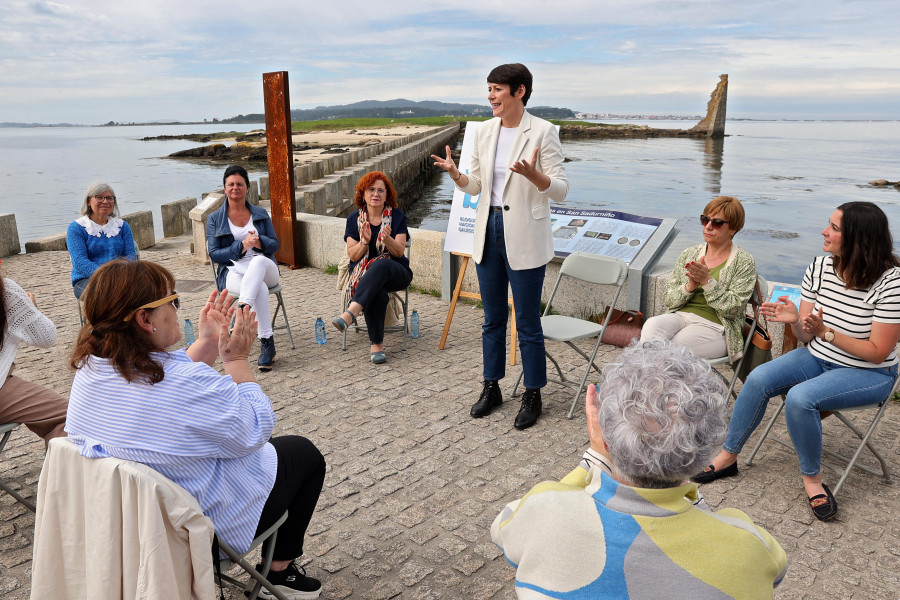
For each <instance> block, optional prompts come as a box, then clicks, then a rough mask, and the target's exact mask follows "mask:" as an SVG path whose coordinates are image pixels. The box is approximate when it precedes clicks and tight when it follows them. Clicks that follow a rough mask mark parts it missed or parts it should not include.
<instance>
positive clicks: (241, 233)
mask: <svg viewBox="0 0 900 600" xmlns="http://www.w3.org/2000/svg"><path fill="white" fill-rule="evenodd" d="M228 229H229V230H231V235H233V236H234V239H235V240H237V241H238V242H243V241H244V240H245V239H246V238H247V236H248V235H250V234H251V233H256V228H255V227H253V219H250V220H249V221H247V224H246V225H244V226H243V227H238V226H237V225H235V224H234V223H232V222H231V219H228ZM254 256H256V253H255V252H246V253H245V254H244V256H243V257H241V258H239V259H237V260H232V261H231V264H232V265H233V266H232V267H231V268H232V269H233V270H234V271H235V272H236V273H240V274H241V275H243V274H244V273H246V272H247V266H248V265H249V264H250V261H251V260H253V257H254Z"/></svg>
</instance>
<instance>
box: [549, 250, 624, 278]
mask: <svg viewBox="0 0 900 600" xmlns="http://www.w3.org/2000/svg"><path fill="white" fill-rule="evenodd" d="M559 272H560V274H561V275H565V276H567V277H574V278H576V279H580V280H582V281H587V282H588V283H596V284H601V285H602V284H606V285H622V284H623V283H625V279H626V277H628V265H627V264H625V262H624V261H623V260H622V259H620V258H614V257H611V256H601V255H599V254H588V253H587V252H573V253H572V254H570V255H568V256H567V257H566V258H565V260H563V264H562V266H561V267H560V269H559Z"/></svg>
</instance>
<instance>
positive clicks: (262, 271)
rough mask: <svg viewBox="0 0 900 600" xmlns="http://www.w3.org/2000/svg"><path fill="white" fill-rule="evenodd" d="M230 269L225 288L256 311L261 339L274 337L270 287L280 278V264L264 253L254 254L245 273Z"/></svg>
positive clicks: (257, 328)
mask: <svg viewBox="0 0 900 600" xmlns="http://www.w3.org/2000/svg"><path fill="white" fill-rule="evenodd" d="M237 271H238V269H234V268H230V269H228V275H226V276H225V288H226V289H227V290H228V291H229V292H230V293H231V294H234V295H236V296H237V297H238V299H237V301H238V302H243V303H244V304H249V305H250V308H252V309H253V310H255V311H256V332H257V335H258V336H259V338H260V339H262V338H268V337H272V310H271V309H270V308H269V288H270V287H272V286H273V285H276V284H277V283H278V281H279V279H280V277H279V275H278V265H276V264H275V262H274V261H272V260H271V259H268V258H266V257H265V256H263V255H262V254H258V255H257V256H254V257H253V259H252V260H251V261H250V263H249V264H248V265H247V270H246V272H245V273H243V274H241V273H238V272H237Z"/></svg>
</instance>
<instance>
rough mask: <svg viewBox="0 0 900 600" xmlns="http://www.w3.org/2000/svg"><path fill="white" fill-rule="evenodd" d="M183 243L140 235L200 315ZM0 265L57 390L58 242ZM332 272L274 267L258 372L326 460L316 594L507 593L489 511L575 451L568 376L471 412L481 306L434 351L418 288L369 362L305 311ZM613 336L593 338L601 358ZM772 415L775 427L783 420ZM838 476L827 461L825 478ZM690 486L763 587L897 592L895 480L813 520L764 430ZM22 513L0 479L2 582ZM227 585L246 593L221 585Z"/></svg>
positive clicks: (63, 306)
mask: <svg viewBox="0 0 900 600" xmlns="http://www.w3.org/2000/svg"><path fill="white" fill-rule="evenodd" d="M187 246H188V240H187V238H186V237H182V238H176V239H174V240H166V241H163V242H161V243H159V244H158V245H157V246H156V247H154V248H151V249H148V250H145V251H143V252H142V258H145V259H147V260H153V261H156V262H159V263H161V264H163V265H165V266H166V267H168V268H169V269H170V270H172V271H173V272H174V273H175V275H176V277H177V278H178V279H179V280H181V281H184V280H200V281H210V284H209V285H208V286H206V287H204V288H203V289H202V290H199V291H196V292H182V309H181V317H182V318H185V317H196V315H197V313H198V311H199V308H200V306H201V305H202V303H203V301H204V300H205V298H206V297H207V295H208V294H209V292H210V291H211V290H212V289H213V287H212V283H211V275H210V268H209V266H208V265H200V264H199V263H196V262H193V261H192V260H191V258H190V255H189V254H188V251H187ZM2 268H3V271H4V273H5V274H6V275H7V276H9V277H12V278H13V279H15V280H16V281H17V282H18V283H20V284H21V285H22V286H23V287H24V288H25V289H26V290H28V291H31V292H33V293H34V294H35V295H36V296H37V301H38V306H39V307H40V308H41V310H42V311H44V313H45V314H47V315H48V316H49V317H51V318H52V319H53V321H54V322H55V323H56V325H57V329H58V332H59V340H58V342H57V344H56V346H54V347H53V348H51V349H47V350H41V349H35V348H23V349H22V350H21V351H20V352H19V355H18V360H17V374H18V375H20V376H22V377H24V378H27V379H30V380H32V381H37V382H40V383H41V384H43V385H46V386H48V387H51V388H53V389H55V390H56V391H58V392H60V393H62V394H68V391H69V388H70V385H71V380H72V372H71V371H70V369H69V368H68V366H67V357H68V352H69V350H70V348H71V344H72V342H73V340H74V338H75V335H76V332H77V331H78V312H77V308H76V305H75V301H74V298H73V297H72V293H71V286H70V283H69V268H70V267H69V260H68V256H67V255H66V254H65V253H60V252H43V253H39V254H33V255H20V256H13V257H9V258H7V259H4V260H3V267H2ZM334 281H335V277H334V276H329V275H325V274H323V273H322V272H321V271H319V270H316V269H311V268H306V269H300V270H296V271H290V270H288V269H286V268H282V283H283V285H284V297H285V299H286V301H287V304H288V316H289V318H290V322H291V326H292V327H293V332H294V339H295V341H296V344H297V348H296V349H295V350H291V349H290V346H289V344H288V342H287V336H286V334H285V332H284V331H278V332H276V345H277V349H278V360H277V362H276V368H275V369H274V370H273V371H271V372H270V373H266V374H260V375H259V381H260V384H261V385H262V387H263V389H264V390H265V391H266V392H267V393H268V394H269V396H270V397H271V399H272V402H273V405H274V406H275V410H276V411H277V413H278V419H279V422H278V425H277V428H276V434H282V433H297V434H302V435H305V436H307V437H309V438H310V439H312V440H313V441H314V442H315V443H316V445H317V446H318V447H319V448H320V449H321V450H322V452H323V453H324V455H325V458H326V460H327V461H328V474H327V477H326V479H325V488H324V490H323V492H322V496H321V499H320V500H319V505H318V508H317V511H316V514H315V516H314V517H313V520H312V523H311V525H310V529H309V532H308V535H307V540H306V547H305V550H306V554H305V555H304V559H303V560H304V564H306V568H307V570H308V572H309V573H310V574H311V575H314V576H316V577H318V578H320V579H321V580H322V581H323V583H324V590H323V593H322V597H323V598H362V599H365V600H384V599H387V598H409V599H421V600H425V599H448V600H449V599H455V598H459V599H462V598H477V599H489V598H492V599H497V600H503V599H512V598H515V592H514V585H513V581H514V576H515V573H514V570H513V569H512V568H511V567H510V566H509V565H508V563H507V562H506V561H505V560H504V558H503V557H502V554H501V552H500V551H499V549H498V548H497V547H496V546H494V545H493V544H492V543H491V540H490V534H489V526H490V523H491V521H492V520H493V518H494V517H495V516H496V515H497V514H498V512H499V511H500V510H501V508H502V507H503V505H504V504H505V503H506V502H508V501H510V500H512V499H514V498H517V497H520V496H521V495H522V494H524V493H525V492H526V491H527V490H528V489H529V488H530V487H531V486H533V485H534V484H535V483H537V482H539V481H542V480H546V479H554V478H556V479H558V478H560V477H562V476H563V475H564V474H566V473H567V472H568V471H569V470H570V469H572V468H573V467H574V466H575V465H576V464H577V462H578V460H579V458H580V456H581V453H582V452H583V450H584V449H585V447H586V446H587V442H588V437H587V432H586V430H585V425H584V416H583V413H580V414H578V415H577V417H576V418H575V419H573V420H571V421H569V420H567V419H566V418H565V414H566V412H567V409H568V402H569V399H570V394H569V392H568V391H567V390H563V389H561V388H559V387H558V386H554V385H553V384H550V385H549V386H548V387H547V388H546V389H545V394H544V402H545V408H544V415H543V416H542V417H541V420H540V421H539V422H538V424H537V425H536V426H535V427H533V428H532V429H530V430H527V431H524V432H522V431H516V430H515V429H513V427H512V422H513V418H514V417H515V413H516V410H517V406H516V403H515V402H514V401H511V399H510V398H508V396H509V394H510V393H511V391H512V386H513V384H514V382H515V379H514V376H515V375H517V374H518V367H511V368H510V370H509V375H510V376H509V377H507V378H506V379H505V380H504V381H503V383H502V389H503V392H504V394H506V395H507V402H505V403H504V404H503V406H502V408H501V409H500V410H498V411H497V412H495V413H494V414H492V415H490V416H489V417H487V418H484V419H479V420H474V419H471V418H469V416H468V410H469V407H470V406H471V404H472V402H473V401H474V400H475V399H476V396H477V395H478V393H479V391H480V386H481V378H480V365H481V348H480V342H479V334H480V331H479V328H480V323H481V311H480V310H479V309H477V308H475V307H473V306H470V305H463V306H461V307H460V308H459V309H458V310H457V312H456V316H455V318H454V321H453V328H452V330H451V333H450V337H449V340H448V344H447V348H446V349H445V350H443V351H440V350H438V349H437V344H438V340H439V339H440V333H441V327H442V325H443V322H444V318H445V316H446V312H447V305H446V304H444V303H443V302H442V301H441V300H440V299H438V298H434V297H432V296H428V295H419V294H416V295H412V296H411V304H412V308H415V309H417V310H418V311H419V314H420V315H421V320H422V335H421V337H420V338H418V339H415V340H410V342H409V350H408V351H406V352H402V351H401V350H400V339H399V336H398V335H397V334H389V335H388V336H387V338H386V343H387V358H388V362H387V364H385V365H381V366H375V365H372V364H370V363H369V362H367V358H368V340H367V339H366V337H365V335H364V334H360V335H355V334H351V335H350V339H349V347H348V349H347V351H346V352H342V351H341V349H340V340H339V337H338V336H337V335H336V334H335V332H334V330H333V329H332V328H331V327H330V325H329V328H328V336H329V337H328V342H327V343H326V344H324V345H317V344H316V343H315V342H314V341H313V322H314V320H315V318H316V317H319V316H321V317H322V318H323V319H325V320H326V322H327V321H328V320H329V319H330V318H331V317H332V316H333V315H334V314H336V311H337V308H338V304H339V293H338V291H337V290H336V289H335V287H334ZM186 285H187V284H185V286H186ZM179 289H181V288H179ZM616 351H617V349H615V348H612V347H604V348H603V350H602V352H603V355H602V356H601V357H600V360H601V361H606V360H608V359H609V358H611V357H612V356H614V355H615V352H616ZM558 358H560V359H561V360H560V362H561V364H562V365H563V367H564V368H565V369H567V370H574V369H576V368H577V367H578V363H577V362H576V359H578V360H581V359H580V358H579V357H577V356H576V355H575V354H574V353H571V352H569V353H566V352H561V353H559V355H558ZM831 420H833V419H830V420H828V421H826V422H825V425H824V428H825V438H826V446H827V447H842V446H845V445H847V444H848V443H849V442H850V435H848V434H847V433H845V432H844V430H843V428H842V427H839V426H838V425H839V424H836V423H831V422H829V421H831ZM776 433H780V434H781V435H785V430H784V426H783V422H782V424H781V425H779V426H778V427H777V429H776ZM755 439H756V438H755V437H754V438H753V439H752V440H751V443H753V442H755ZM875 443H877V444H878V445H879V446H880V447H882V448H883V449H884V451H885V452H884V453H885V455H886V456H887V457H888V460H889V461H890V463H891V466H892V467H893V469H894V471H895V472H897V473H900V406H892V407H891V409H890V410H889V411H888V413H887V416H886V418H885V419H884V420H883V422H882V423H881V426H880V427H879V429H878V431H877V432H876V435H875ZM43 455H44V451H43V443H42V442H41V441H40V440H39V439H38V438H36V437H35V436H34V435H32V434H31V433H30V432H29V431H28V430H26V429H24V428H20V429H19V430H17V431H16V432H15V433H14V435H13V438H12V439H11V441H10V443H9V445H8V446H7V451H6V452H4V456H3V457H2V467H0V468H2V473H3V477H4V478H5V479H6V480H8V481H11V482H13V485H15V486H16V487H17V488H19V489H21V490H22V491H23V492H24V494H25V495H26V496H27V497H30V498H33V497H34V494H35V486H36V483H37V480H38V476H39V474H40V468H41V461H42V459H43ZM865 460H866V462H874V461H872V460H870V458H869V457H865ZM835 479H836V478H835V477H834V476H833V475H832V474H830V473H827V472H826V481H834V480H835ZM703 492H704V494H705V496H706V499H707V501H708V502H709V504H710V505H711V506H712V507H713V508H722V507H726V506H729V507H737V508H740V509H743V510H744V511H746V512H747V513H748V514H749V515H750V517H751V518H753V519H754V520H755V521H756V522H757V523H759V524H760V525H762V526H764V527H766V528H767V529H768V530H769V531H771V532H772V533H773V534H774V535H775V537H776V538H777V539H778V541H779V542H780V543H781V544H782V545H783V546H784V548H785V549H786V551H787V553H788V556H789V559H790V568H789V571H788V575H787V578H786V579H785V581H784V583H783V584H782V585H781V586H780V588H779V589H778V590H777V591H776V593H775V597H776V598H860V599H862V598H884V599H896V598H898V592H897V590H898V589H900V519H898V518H897V516H896V515H897V514H898V512H900V485H886V484H884V483H883V482H882V481H881V480H879V479H877V478H876V477H874V476H871V475H868V474H865V473H856V474H854V475H852V476H851V478H850V479H849V481H848V485H847V486H846V487H845V489H844V490H843V491H842V493H841V494H840V495H839V497H838V500H839V502H840V507H841V510H840V513H839V515H838V517H837V519H836V520H835V521H833V522H830V523H820V522H818V521H816V520H815V519H814V518H813V516H812V514H811V513H810V511H809V509H808V508H807V505H806V502H805V498H804V494H803V490H802V486H801V485H800V477H799V474H798V472H797V463H796V458H795V457H794V456H793V454H792V453H791V452H790V451H789V450H787V449H785V448H783V447H781V446H780V445H778V444H775V443H768V444H767V445H766V446H765V447H764V448H763V451H762V452H761V453H760V455H759V457H758V459H757V461H756V463H755V464H754V466H753V467H744V466H743V464H742V465H741V473H740V475H739V476H738V477H736V478H732V479H726V480H723V481H719V482H715V483H713V484H710V485H707V486H704V487H703ZM33 528H34V517H33V515H32V514H31V513H30V512H28V511H26V510H25V509H24V508H23V507H21V506H19V505H18V504H16V503H15V502H14V501H13V499H12V498H11V497H9V496H8V495H7V494H4V493H2V492H0V597H3V598H8V599H10V600H13V599H21V598H27V597H28V594H29V589H30V583H31V582H30V577H31V543H32V537H33ZM61 575H62V574H61ZM229 594H230V596H229V597H231V598H243V596H242V595H241V594H240V593H239V592H236V591H233V590H227V589H226V595H229Z"/></svg>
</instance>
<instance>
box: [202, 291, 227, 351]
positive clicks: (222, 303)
mask: <svg viewBox="0 0 900 600" xmlns="http://www.w3.org/2000/svg"><path fill="white" fill-rule="evenodd" d="M233 302H234V298H233V297H232V296H230V295H229V294H228V290H222V291H221V292H213V293H212V294H210V295H209V299H208V300H207V301H206V304H205V305H204V306H203V308H202V309H200V320H199V323H198V328H197V334H198V335H197V339H198V340H203V339H204V338H210V339H214V340H215V339H217V338H218V336H219V332H220V331H221V329H222V326H223V325H224V326H225V327H228V324H229V323H230V322H231V315H232V314H233V313H234V309H233V308H232V307H231V305H232V303H233Z"/></svg>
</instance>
